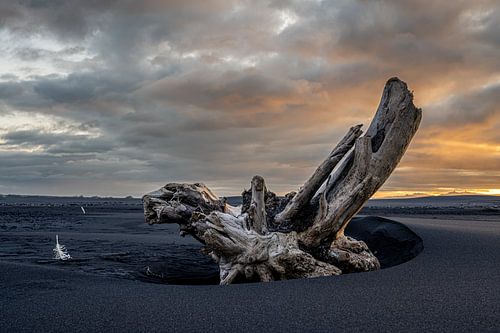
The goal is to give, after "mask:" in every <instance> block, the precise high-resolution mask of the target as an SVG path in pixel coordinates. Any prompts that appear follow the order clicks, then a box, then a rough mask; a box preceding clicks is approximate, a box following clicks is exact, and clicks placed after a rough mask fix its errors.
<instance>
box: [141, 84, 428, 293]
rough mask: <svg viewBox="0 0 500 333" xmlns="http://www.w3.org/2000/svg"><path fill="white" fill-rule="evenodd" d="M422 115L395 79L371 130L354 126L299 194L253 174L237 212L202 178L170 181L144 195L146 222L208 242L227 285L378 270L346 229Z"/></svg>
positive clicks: (363, 246) (374, 260)
mask: <svg viewBox="0 0 500 333" xmlns="http://www.w3.org/2000/svg"><path fill="white" fill-rule="evenodd" d="M420 119H421V110H420V109H418V108H416V107H415V106H414V105H413V95H412V93H411V92H410V91H408V88H407V86H406V84H405V83H404V82H402V81H400V80H399V79H397V78H392V79H390V80H389V81H388V82H387V84H386V86H385V88H384V92H383V95H382V99H381V102H380V105H379V107H378V110H377V112H376V114H375V117H374V118H373V121H372V123H371V125H370V127H369V128H368V130H367V132H366V134H365V135H364V136H361V134H362V131H361V125H358V126H355V127H352V128H351V129H350V130H349V131H348V133H347V134H346V135H345V136H344V138H343V139H342V140H341V141H340V142H339V143H338V144H337V146H336V147H335V148H334V149H333V150H332V152H331V153H330V155H329V156H328V157H327V158H326V160H325V161H324V162H323V163H321V165H320V166H319V167H318V168H317V169H316V171H315V172H314V173H313V174H312V175H311V177H310V178H309V179H308V180H307V181H306V182H305V184H304V186H303V187H302V188H301V189H300V190H299V191H298V192H297V193H290V194H287V195H286V196H285V197H282V198H279V197H277V196H276V195H275V194H274V193H272V192H270V191H268V190H267V188H266V184H265V182H264V179H263V178H262V177H261V176H255V177H254V178H253V179H252V182H251V189H250V191H245V192H244V193H243V206H242V208H241V212H239V211H238V209H237V208H236V207H231V206H229V205H228V204H227V203H226V202H225V199H220V198H219V197H217V196H216V195H215V194H214V193H213V192H212V191H210V190H209V189H208V188H207V187H206V186H205V185H203V184H200V183H197V184H176V183H171V184H167V185H166V186H165V187H163V188H161V189H160V190H158V191H155V192H151V193H149V194H146V195H145V196H144V197H143V202H144V213H145V217H146V221H147V222H148V223H150V224H155V223H177V224H179V225H180V230H181V234H182V235H184V234H189V235H192V236H193V237H195V238H196V239H197V240H199V241H200V242H202V243H203V244H204V245H205V249H206V253H207V254H209V255H211V256H212V257H213V258H214V260H215V261H216V262H217V263H218V264H219V267H220V281H221V282H220V283H221V284H229V283H232V282H235V281H271V280H283V279H293V278H301V277H317V276H325V275H339V274H342V273H348V272H360V271H369V270H374V269H378V268H379V267H380V264H379V262H378V260H377V258H376V257H375V256H374V255H373V254H372V253H371V251H370V250H369V249H368V247H367V246H366V244H365V243H364V242H362V241H357V240H355V239H353V238H350V237H346V236H344V230H345V227H346V226H347V224H348V223H349V221H350V220H351V219H352V217H353V216H354V215H355V214H356V213H357V212H358V211H359V210H360V209H361V208H362V206H363V204H364V203H365V202H366V201H367V200H368V199H369V198H370V197H371V196H372V195H373V194H374V193H375V192H376V191H377V190H378V189H379V188H380V186H382V184H383V183H384V182H385V181H386V179H387V178H388V177H389V176H390V174H391V173H392V171H393V170H394V168H395V167H396V165H397V164H398V162H399V161H400V159H401V157H402V156H403V154H404V152H405V151H406V148H407V147H408V145H409V143H410V141H411V139H412V138H413V136H414V134H415V132H416V131H417V128H418V125H419V123H420Z"/></svg>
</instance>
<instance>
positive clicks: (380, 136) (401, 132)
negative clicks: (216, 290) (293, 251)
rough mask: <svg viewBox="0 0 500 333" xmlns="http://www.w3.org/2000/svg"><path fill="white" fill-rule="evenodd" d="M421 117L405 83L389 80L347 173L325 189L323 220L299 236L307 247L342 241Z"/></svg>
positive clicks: (394, 164) (390, 169)
mask: <svg viewBox="0 0 500 333" xmlns="http://www.w3.org/2000/svg"><path fill="white" fill-rule="evenodd" d="M421 117H422V112H421V110H420V109H418V108H416V107H415V106H414V105H413V95H412V93H411V92H410V91H409V90H408V88H407V86H406V83H404V82H402V81H400V80H399V79H397V78H393V79H390V80H389V81H388V82H387V84H386V86H385V88H384V92H383V95H382V99H381V101H380V105H379V107H378V109H377V113H376V114H375V117H374V118H373V121H372V123H371V125H370V127H369V129H368V131H367V132H366V134H365V136H364V137H361V138H359V139H358V140H357V141H356V145H355V150H354V155H353V161H352V164H351V165H350V167H349V169H348V172H344V171H342V172H340V173H339V174H337V177H338V179H336V180H335V182H334V187H333V188H329V189H328V193H327V194H326V198H327V201H328V208H327V210H328V212H327V214H326V216H325V217H324V218H323V219H321V220H318V221H315V223H314V224H313V226H312V227H310V228H309V229H307V230H306V231H304V232H303V233H302V234H301V235H300V239H301V242H302V243H303V244H304V245H305V246H306V247H311V248H315V247H318V246H320V245H324V246H329V245H330V244H331V242H332V241H333V240H335V239H338V238H340V237H343V235H344V233H343V231H344V229H345V227H346V225H347V223H349V221H350V220H351V218H352V217H353V216H354V215H355V214H356V213H357V212H358V211H359V210H360V209H361V208H362V207H363V205H364V203H365V202H366V201H367V200H368V199H369V198H370V197H371V196H372V195H373V194H374V193H375V192H376V191H377V190H378V189H379V188H380V186H382V185H383V184H384V182H385V181H386V180H387V178H388V177H389V176H390V174H391V173H392V171H393V170H394V169H395V168H396V166H397V164H398V163H399V161H400V160H401V158H402V156H403V155H404V153H405V151H406V149H407V147H408V145H409V143H410V141H411V139H412V138H413V136H414V134H415V132H416V131H417V129H418V126H419V124H420V120H421ZM347 165H349V163H347V164H346V166H347Z"/></svg>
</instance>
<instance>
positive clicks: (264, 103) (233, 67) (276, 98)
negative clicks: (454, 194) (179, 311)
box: [0, 0, 500, 195]
mask: <svg viewBox="0 0 500 333" xmlns="http://www.w3.org/2000/svg"><path fill="white" fill-rule="evenodd" d="M499 12H500V6H499V4H498V2H495V1H487V0H479V1H474V2H471V1H461V0H460V1H454V2H437V1H431V0H425V1H392V0H376V1H361V0H360V1H347V0H336V1H271V0H270V1H236V0H235V1H222V0H210V1H204V2H203V3H199V2H191V1H181V0H169V1H160V0H147V1H114V0H107V1H97V0H95V1H94V0H91V1H83V0H81V1H78V0H57V1H41V0H37V1H35V0H32V1H8V2H3V3H1V4H0V39H1V40H4V41H5V43H4V45H7V46H6V48H4V49H2V51H0V158H1V160H2V163H1V164H0V174H2V175H9V177H7V176H1V177H0V192H17V193H28V192H37V193H51V194H57V193H62V194H78V193H80V192H81V193H87V194H93V193H102V194H116V195H122V194H134V195H139V194H141V193H142V192H144V191H147V190H149V189H152V188H155V187H157V186H160V185H161V184H162V183H165V182H167V181H194V180H195V181H205V182H207V183H208V184H209V185H211V186H216V187H217V190H218V191H219V192H221V193H223V194H235V193H238V192H239V191H240V190H241V188H243V187H244V186H245V184H247V183H248V180H249V179H250V178H251V176H252V175H253V174H257V173H258V174H262V175H263V176H265V177H266V178H267V179H268V183H269V186H270V188H272V189H274V190H277V191H280V192H285V191H288V190H292V189H294V187H296V186H298V185H299V184H300V183H302V182H303V180H304V179H305V178H306V177H307V176H308V174H309V173H310V172H311V171H312V170H313V169H314V167H315V166H316V165H317V163H319V161H320V160H321V159H322V158H323V157H324V156H325V155H326V154H327V153H328V152H329V150H330V149H331V147H332V146H333V145H334V143H335V142H336V141H337V140H338V139H339V138H340V137H341V136H342V135H343V134H344V131H345V130H346V129H347V128H348V126H351V125H354V124H357V123H361V122H363V123H365V124H367V122H368V121H369V120H370V118H371V116H372V113H373V111H374V110H375V108H376V105H377V104H378V100H379V98H380V93H381V90H382V86H383V84H384V82H385V80H386V79H387V78H388V77H391V76H395V75H398V76H400V77H401V78H402V79H404V80H406V81H407V82H408V83H409V85H410V87H411V88H412V89H413V90H414V91H415V96H416V102H417V104H419V105H421V106H424V107H425V109H424V123H423V125H422V128H421V130H420V132H419V134H418V136H417V138H416V140H415V142H414V143H413V144H412V146H411V148H410V150H409V152H408V154H407V156H406V157H405V158H404V160H403V164H402V168H401V169H400V170H399V171H398V172H397V173H396V174H395V175H394V177H392V178H391V180H390V182H389V183H388V185H387V186H386V189H387V190H390V191H397V190H401V189H403V190H404V189H405V188H411V191H433V190H435V189H436V188H437V187H443V188H445V187H452V186H451V185H450V186H447V184H452V183H454V182H457V179H458V177H459V176H460V175H465V174H467V176H464V177H463V178H462V182H461V184H463V186H464V188H477V187H478V186H481V187H482V188H499V187H500V185H498V182H497V181H496V180H495V181H493V182H490V183H485V181H484V175H485V173H488V172H490V173H491V172H492V170H494V169H493V166H494V165H495V163H498V157H497V156H498V148H497V147H498V146H499V144H500V138H499V134H498V133H499V132H500V125H499V120H500V115H499V111H498V107H497V105H499V103H498V102H499V99H498V96H499V92H500V91H499V88H498V87H499V81H498V80H499V77H500V62H499V61H498V59H500V48H499V47H498V45H499V38H498V36H500V31H499V26H500V25H499V24H498V17H499V15H498V13H499ZM478 147H479V148H478ZM448 152H450V153H448ZM467 156H469V157H470V156H474V163H468V164H467V163H466V161H467ZM4 161H6V162H4ZM467 165H468V166H467ZM497 165H498V164H497ZM416 168H418V169H419V170H420V171H419V172H420V173H421V174H422V175H421V177H415V176H414V173H412V172H409V171H405V170H415V169H416ZM450 170H451V171H450ZM467 172H468V173H467ZM426 177H427V178H426ZM495 177H496V176H495ZM424 178H425V179H428V181H427V182H426V183H425V184H424V183H423V182H422V181H421V180H422V179H424ZM495 179H496V178H495Z"/></svg>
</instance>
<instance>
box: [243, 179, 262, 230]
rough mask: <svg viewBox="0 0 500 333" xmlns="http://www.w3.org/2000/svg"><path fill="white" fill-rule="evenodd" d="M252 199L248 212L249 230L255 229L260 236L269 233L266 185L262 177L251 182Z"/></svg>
mask: <svg viewBox="0 0 500 333" xmlns="http://www.w3.org/2000/svg"><path fill="white" fill-rule="evenodd" d="M251 187H252V199H251V202H250V208H249V211H248V217H249V218H248V219H247V224H248V227H249V229H253V230H255V231H256V232H258V233H259V234H261V235H262V234H265V233H267V221H266V201H265V194H266V184H265V182H264V178H262V177H261V176H254V177H253V178H252V182H251Z"/></svg>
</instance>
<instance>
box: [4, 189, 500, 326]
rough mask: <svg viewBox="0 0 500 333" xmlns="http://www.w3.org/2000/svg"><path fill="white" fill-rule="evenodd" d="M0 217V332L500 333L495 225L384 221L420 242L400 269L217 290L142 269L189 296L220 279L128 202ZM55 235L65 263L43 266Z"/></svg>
mask: <svg viewBox="0 0 500 333" xmlns="http://www.w3.org/2000/svg"><path fill="white" fill-rule="evenodd" d="M25 201H26V200H25ZM80 205H84V206H85V208H86V211H87V214H86V215H83V213H82V212H81V210H80ZM47 209H50V211H52V212H53V213H51V214H50V216H48V215H47V214H46V211H47ZM0 213H1V214H0V238H1V244H0V284H1V286H2V288H1V291H0V297H1V299H2V302H1V305H0V316H1V318H0V331H2V332H33V331H36V332H39V331H44V332H52V331H55V332H63V331H66V332H68V331H69V332H75V331H81V332H93V331H120V332H124V331H127V332H128V331H130V332H137V331H150V332H151V331H153V332H157V331H164V332H169V331H183V332H191V331H215V332H218V331H231V330H235V331H276V332H285V331H286V332H304V331H319V332H323V331H324V332H326V331H329V332H331V331H334V332H337V331H366V332H373V331H400V330H403V331H441V332H442V331H447V332H457V331H474V332H477V331H481V332H484V331H491V332H498V331H499V330H500V319H499V318H500V317H499V316H498V313H499V312H500V291H499V290H500V288H499V282H498V281H500V219H496V220H495V219H491V218H490V217H489V218H488V219H489V220H488V221H481V220H477V219H476V220H474V219H472V218H469V219H462V220H450V219H443V218H442V217H440V216H432V217H430V218H408V217H398V218H391V219H393V220H396V221H398V222H402V223H403V224H404V225H406V226H408V227H410V228H411V229H412V230H413V231H415V232H416V233H417V234H418V235H419V236H420V237H421V238H422V239H423V240H424V244H425V248H424V250H423V252H422V253H420V254H419V255H418V256H417V257H416V258H414V259H412V260H410V261H408V262H406V263H403V264H401V265H397V266H392V267H389V268H385V269H382V270H379V271H375V272H369V273H361V274H348V275H342V276H339V277H325V278H317V279H308V280H292V281H283V282H273V283H265V284H239V285H231V286H225V287H220V286H216V285H173V284H170V285H169V284H160V283H148V282H161V281H159V280H158V279H156V278H155V276H148V274H147V269H148V268H149V269H150V270H152V271H155V270H156V271H161V273H162V274H164V276H163V277H162V278H163V280H164V281H169V282H170V283H190V284H196V283H210V282H213V281H212V280H211V279H213V275H214V274H215V275H216V273H217V267H216V266H214V265H213V264H212V263H211V262H210V260H208V259H207V258H205V257H204V256H203V255H202V254H200V253H199V245H198V244H197V242H195V241H193V240H191V239H189V238H181V237H179V236H178V235H177V232H176V228H175V227H172V226H164V225H161V226H147V225H145V224H144V223H143V218H142V212H141V209H140V206H137V201H136V200H134V199H127V200H125V199H124V200H118V199H117V201H110V202H109V203H103V202H102V199H99V200H97V199H96V201H95V202H93V201H89V202H83V203H82V202H81V201H78V200H75V201H74V202H71V201H69V202H64V203H61V202H56V204H55V205H52V206H47V204H40V203H36V202H35V203H33V201H32V200H30V204H20V203H7V202H6V200H4V201H2V205H1V206H0ZM372 221H373V219H372ZM373 227H376V226H373ZM361 231H362V230H361ZM357 232H360V230H358V231H357ZM56 233H57V234H58V235H59V238H60V241H61V243H62V244H65V245H66V246H67V248H68V250H69V252H70V254H71V255H72V257H73V259H72V260H71V261H67V262H57V261H55V260H52V259H51V256H52V248H53V243H54V235H55V234H56ZM191 263H193V264H194V263H197V264H199V265H201V267H203V270H204V271H206V272H207V273H206V276H200V270H199V269H195V270H192V271H189V270H188V269H187V268H186V267H189V266H190V264H191ZM388 266H391V265H388ZM198 267H199V266H198ZM203 270H202V271H203Z"/></svg>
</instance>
